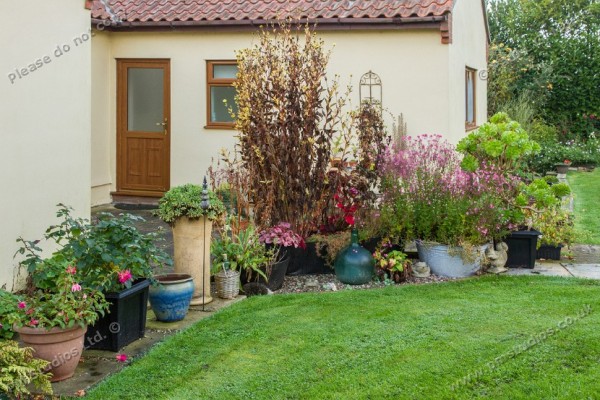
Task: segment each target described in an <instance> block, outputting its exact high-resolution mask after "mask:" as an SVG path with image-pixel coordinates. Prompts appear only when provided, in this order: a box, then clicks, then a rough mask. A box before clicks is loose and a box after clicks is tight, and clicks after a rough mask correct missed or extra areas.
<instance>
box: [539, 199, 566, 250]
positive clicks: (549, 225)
mask: <svg viewBox="0 0 600 400" xmlns="http://www.w3.org/2000/svg"><path fill="white" fill-rule="evenodd" d="M533 228H534V229H535V230H538V231H540V232H541V233H542V236H541V239H540V240H539V241H538V247H539V246H541V245H547V246H568V245H570V244H571V243H573V241H574V240H575V239H576V238H577V235H576V233H575V226H574V223H573V215H572V214H571V213H570V212H569V211H567V210H564V209H562V208H561V207H550V208H548V209H547V210H545V211H544V212H543V213H541V214H539V215H537V216H536V218H535V220H534V221H533Z"/></svg>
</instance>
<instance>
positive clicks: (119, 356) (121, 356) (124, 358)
mask: <svg viewBox="0 0 600 400" xmlns="http://www.w3.org/2000/svg"><path fill="white" fill-rule="evenodd" d="M116 359H117V361H119V362H125V361H127V354H117V356H116Z"/></svg>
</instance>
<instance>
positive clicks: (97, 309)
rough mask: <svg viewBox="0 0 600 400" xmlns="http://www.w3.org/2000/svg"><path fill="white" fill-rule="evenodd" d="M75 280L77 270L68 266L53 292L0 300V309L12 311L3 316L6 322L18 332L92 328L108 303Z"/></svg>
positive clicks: (47, 291) (98, 293) (96, 292)
mask: <svg viewBox="0 0 600 400" xmlns="http://www.w3.org/2000/svg"><path fill="white" fill-rule="evenodd" d="M78 278H81V275H80V274H78V271H77V268H76V267H74V266H72V265H68V266H65V267H64V269H63V271H62V273H61V274H60V275H58V277H57V278H56V281H55V285H54V288H53V290H41V289H38V290H35V291H33V292H31V293H28V294H25V295H19V296H16V298H11V297H10V296H1V297H0V307H2V308H5V309H11V311H10V312H9V313H8V315H6V316H5V318H6V320H7V322H9V323H10V324H12V325H14V326H16V327H18V328H20V327H29V328H45V329H51V328H55V327H59V328H63V329H65V328H72V327H73V326H75V325H79V326H81V327H82V328H85V327H86V326H88V325H93V324H94V322H96V320H97V319H98V317H99V316H100V315H104V313H105V311H106V310H107V309H108V302H107V301H106V300H105V298H104V294H103V293H102V292H100V291H98V290H92V289H90V288H88V287H82V286H81V285H80V283H79V282H80V281H79V280H78ZM9 302H10V303H9Z"/></svg>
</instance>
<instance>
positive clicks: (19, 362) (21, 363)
mask: <svg viewBox="0 0 600 400" xmlns="http://www.w3.org/2000/svg"><path fill="white" fill-rule="evenodd" d="M48 364H49V363H48V361H44V360H40V359H38V358H35V357H33V349H31V348H30V347H25V348H21V347H19V344H18V343H17V342H14V341H12V340H1V341H0V393H5V394H7V395H8V396H10V397H14V398H21V397H22V396H27V395H29V394H30V392H29V388H28V386H29V385H33V386H34V387H35V388H36V389H37V390H38V391H40V392H41V393H43V394H48V395H50V394H52V386H51V385H50V378H51V376H52V374H50V373H49V372H44V370H45V368H46V367H47V366H48Z"/></svg>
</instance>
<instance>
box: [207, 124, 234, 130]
mask: <svg viewBox="0 0 600 400" xmlns="http://www.w3.org/2000/svg"><path fill="white" fill-rule="evenodd" d="M204 129H214V130H225V131H235V125H204Z"/></svg>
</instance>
